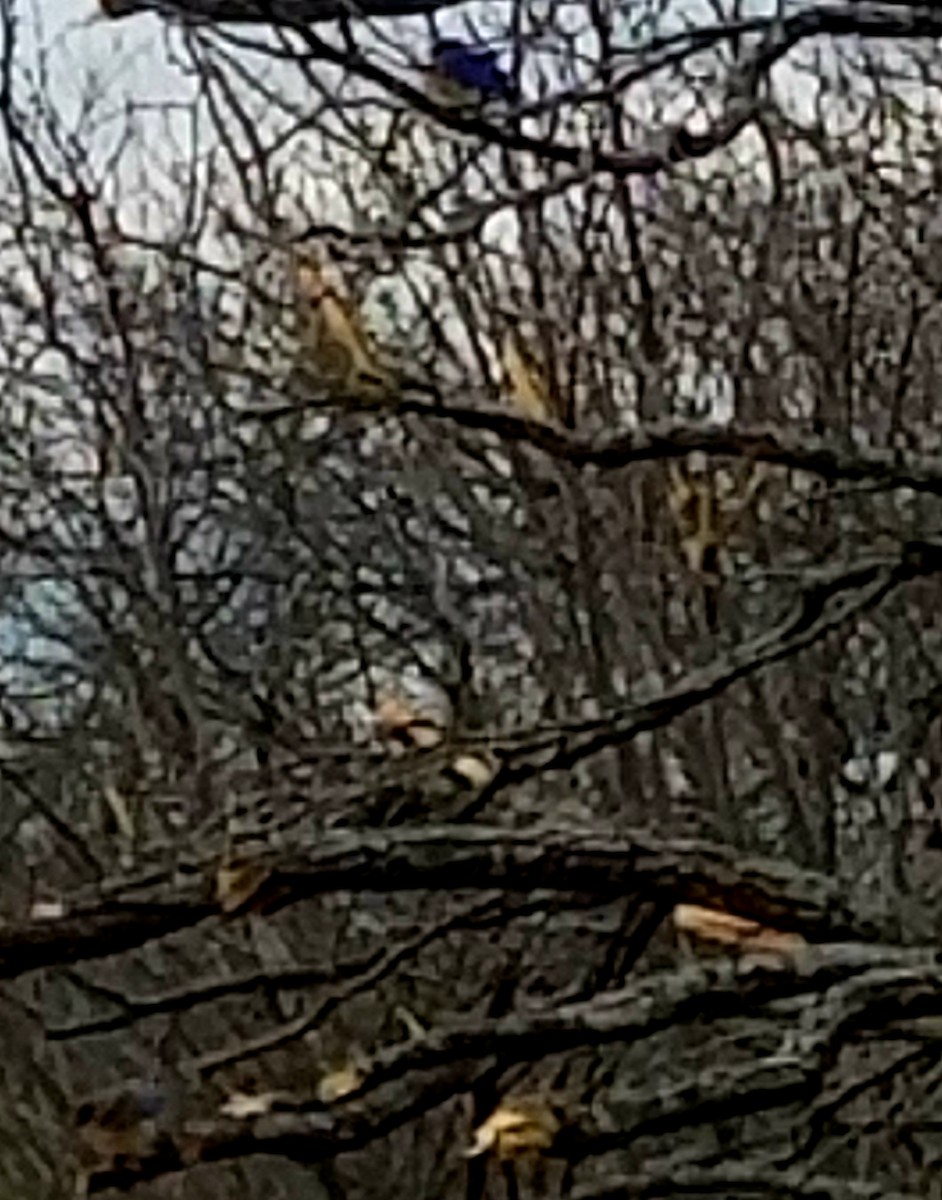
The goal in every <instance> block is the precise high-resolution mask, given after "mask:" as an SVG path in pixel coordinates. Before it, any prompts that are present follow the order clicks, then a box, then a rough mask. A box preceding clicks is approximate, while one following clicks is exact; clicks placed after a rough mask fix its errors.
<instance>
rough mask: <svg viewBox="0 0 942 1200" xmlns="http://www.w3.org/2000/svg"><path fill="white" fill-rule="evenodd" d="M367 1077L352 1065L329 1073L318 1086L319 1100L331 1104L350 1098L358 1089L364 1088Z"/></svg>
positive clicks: (348, 1064)
mask: <svg viewBox="0 0 942 1200" xmlns="http://www.w3.org/2000/svg"><path fill="white" fill-rule="evenodd" d="M364 1079H365V1076H364V1075H363V1072H362V1071H361V1070H360V1069H359V1068H358V1067H356V1066H354V1065H353V1064H352V1063H347V1064H345V1065H344V1066H342V1067H338V1068H337V1070H336V1071H328V1072H327V1074H326V1075H325V1076H324V1077H323V1078H322V1079H321V1081H320V1083H319V1084H318V1085H317V1098H318V1100H320V1102H321V1103H322V1104H331V1103H333V1101H334V1100H340V1099H342V1098H343V1097H344V1096H349V1095H350V1093H351V1092H355V1091H356V1090H357V1088H359V1087H362V1086H363V1081H364Z"/></svg>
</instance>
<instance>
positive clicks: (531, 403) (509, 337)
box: [501, 329, 552, 421]
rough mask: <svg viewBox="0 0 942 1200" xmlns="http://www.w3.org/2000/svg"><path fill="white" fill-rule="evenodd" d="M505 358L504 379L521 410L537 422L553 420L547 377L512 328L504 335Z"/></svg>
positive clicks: (503, 357) (502, 356)
mask: <svg viewBox="0 0 942 1200" xmlns="http://www.w3.org/2000/svg"><path fill="white" fill-rule="evenodd" d="M501 358H502V361H503V367H504V376H505V379H506V382H507V384H508V386H509V388H510V392H511V395H512V397H513V400H514V403H515V404H516V405H517V407H518V408H519V409H520V410H521V412H522V413H523V414H524V416H526V417H529V418H530V419H531V420H533V421H549V420H550V418H551V416H552V400H551V397H550V389H549V383H548V382H547V379H546V374H545V372H544V371H543V370H542V368H541V367H540V366H539V365H538V364H537V362H536V360H535V359H534V357H533V355H532V354H531V353H530V352H529V351H528V350H527V349H526V347H525V346H524V345H523V343H522V341H521V340H520V338H519V336H518V335H517V333H516V332H515V331H514V330H512V329H508V330H507V332H506V333H505V334H504V338H503V344H502V347H501Z"/></svg>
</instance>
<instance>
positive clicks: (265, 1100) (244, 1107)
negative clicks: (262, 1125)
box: [219, 1092, 278, 1121]
mask: <svg viewBox="0 0 942 1200" xmlns="http://www.w3.org/2000/svg"><path fill="white" fill-rule="evenodd" d="M277 1098H278V1097H277V1095H276V1093H275V1092H259V1093H257V1094H254V1095H253V1094H252V1093H250V1092H233V1093H232V1095H231V1096H229V1097H228V1099H227V1100H226V1102H225V1103H224V1104H222V1105H220V1107H219V1111H220V1113H221V1114H222V1115H223V1116H224V1117H234V1118H235V1119H236V1120H237V1121H244V1120H247V1119H248V1118H249V1117H264V1116H265V1114H266V1113H269V1112H271V1110H272V1105H273V1104H274V1103H275V1100H276V1099H277Z"/></svg>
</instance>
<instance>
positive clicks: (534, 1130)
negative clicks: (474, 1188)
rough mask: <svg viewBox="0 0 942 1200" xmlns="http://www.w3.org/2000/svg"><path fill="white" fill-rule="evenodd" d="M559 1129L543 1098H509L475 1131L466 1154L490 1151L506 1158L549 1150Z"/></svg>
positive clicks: (472, 1154) (473, 1154)
mask: <svg viewBox="0 0 942 1200" xmlns="http://www.w3.org/2000/svg"><path fill="white" fill-rule="evenodd" d="M558 1132H559V1121H558V1119H557V1118H556V1116H555V1115H554V1114H553V1112H552V1110H551V1109H550V1108H549V1106H548V1105H547V1104H545V1103H543V1102H542V1101H533V1100H524V1099H520V1100H508V1101H507V1102H506V1103H505V1104H502V1105H500V1106H499V1107H497V1108H495V1109H494V1111H493V1112H492V1113H491V1115H490V1116H489V1117H488V1118H487V1120H486V1121H484V1122H483V1123H482V1124H481V1125H479V1126H478V1128H477V1129H476V1130H475V1131H474V1134H473V1135H472V1136H473V1139H474V1140H473V1142H472V1144H471V1146H470V1147H469V1148H468V1149H467V1150H465V1151H464V1156H465V1158H476V1157H477V1156H478V1155H479V1154H486V1153H487V1152H488V1151H491V1152H492V1153H493V1154H494V1155H495V1156H496V1157H497V1158H500V1159H508V1158H515V1157H517V1156H520V1155H524V1154H530V1153H534V1152H537V1151H540V1150H548V1149H549V1148H550V1147H551V1146H552V1144H553V1142H554V1140H555V1138H556V1135H557V1133H558Z"/></svg>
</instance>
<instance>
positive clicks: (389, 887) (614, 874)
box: [0, 825, 874, 978]
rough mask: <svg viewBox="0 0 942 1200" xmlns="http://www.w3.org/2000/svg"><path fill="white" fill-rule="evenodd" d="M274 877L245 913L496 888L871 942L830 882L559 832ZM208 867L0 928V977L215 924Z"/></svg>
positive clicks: (329, 855) (357, 842)
mask: <svg viewBox="0 0 942 1200" xmlns="http://www.w3.org/2000/svg"><path fill="white" fill-rule="evenodd" d="M259 861H260V862H264V863H265V864H266V865H270V868H271V874H270V875H269V877H268V878H267V880H266V881H265V883H264V884H263V885H262V887H261V888H260V889H259V892H258V894H257V897H256V902H257V903H258V904H259V905H261V906H263V907H266V908H267V909H268V910H269V911H272V910H274V909H277V908H281V907H284V906H285V905H287V904H292V903H294V902H296V901H298V900H301V899H303V898H305V897H309V896H315V895H319V894H323V893H325V892H331V891H338V890H352V891H357V890H365V891H385V892H392V891H409V890H416V889H422V888H428V889H436V888H442V889H446V890H448V891H453V890H456V889H459V888H470V889H483V888H495V887H496V888H501V889H504V890H508V891H515V892H530V891H532V890H534V889H537V888H544V889H547V890H550V891H567V892H583V893H586V894H589V895H593V896H597V897H599V898H600V899H606V898H614V897H618V896H624V895H629V894H634V893H637V892H639V891H641V892H649V893H650V892H657V893H660V894H664V895H669V896H670V897H671V898H673V899H675V900H676V901H681V900H688V901H692V902H700V903H714V904H721V905H725V906H726V907H728V908H729V909H731V910H732V911H734V912H741V913H743V914H744V915H748V916H754V917H755V918H757V919H759V920H762V921H764V922H767V923H771V924H776V925H778V926H780V927H783V928H796V929H801V930H803V931H804V933H805V935H806V937H809V938H816V937H817V938H823V937H825V936H845V935H849V934H851V935H864V936H866V935H867V934H868V933H869V934H871V935H872V933H873V932H874V930H873V927H872V926H871V925H869V924H868V923H867V922H866V920H864V919H862V918H860V917H854V916H852V915H851V913H850V912H849V911H848V910H847V909H846V908H845V906H844V905H843V902H842V897H841V891H840V889H839V888H838V887H837V886H835V884H834V883H833V882H832V881H830V880H829V879H827V878H825V877H823V876H820V875H815V874H813V873H809V872H801V871H797V870H795V869H793V868H790V867H788V866H782V865H778V864H775V863H773V862H764V861H763V862H759V861H746V860H739V861H738V860H737V859H736V858H735V856H734V855H733V854H732V853H731V852H730V851H728V850H726V849H724V848H722V847H719V846H714V845H710V844H708V843H697V842H690V841H683V842H669V841H663V842H662V841H658V840H657V839H655V838H650V837H647V836H644V835H638V836H637V837H632V836H631V834H630V833H626V832H625V831H620V832H618V833H616V832H615V831H614V830H613V831H599V830H591V831H590V830H580V829H578V828H572V827H569V826H562V827H555V826H552V827H544V828H536V829H530V830H510V829H502V828H495V827H489V826H474V827H471V826H468V825H455V826H448V825H439V826H428V827H423V828H421V829H408V828H399V829H390V830H386V831H381V832H364V833H347V832H326V833H325V832H315V833H312V834H311V835H310V842H309V844H308V845H306V846H303V845H298V842H297V841H296V842H295V848H294V849H293V851H292V853H291V854H289V855H284V856H279V855H278V854H276V853H272V854H270V855H266V856H260V859H259ZM216 866H218V863H216V862H214V861H213V862H206V861H191V862H190V863H187V864H183V865H182V866H181V868H180V869H178V870H177V871H167V872H165V873H153V874H152V875H150V876H149V877H148V878H146V879H144V880H137V881H128V882H125V883H121V882H118V883H116V884H115V885H114V886H113V887H112V888H110V889H109V892H108V894H107V896H99V897H92V898H89V899H87V900H85V901H84V902H81V901H79V902H78V903H76V904H75V905H74V906H73V908H72V910H71V911H70V912H68V913H67V914H66V915H65V916H63V917H62V918H59V919H54V920H42V921H30V922H27V923H25V924H24V925H22V926H18V927H14V928H10V927H7V928H0V978H10V977H13V976H17V975H21V974H23V973H24V972H26V971H30V970H34V969H36V968H37V967H42V966H47V965H50V964H54V963H72V962H78V961H80V960H83V959H92V958H100V957H103V956H105V955H109V954H113V953H116V952H119V951H121V950H124V949H127V948H129V947H132V946H137V945H142V944H144V943H145V942H147V941H150V940H152V939H154V938H158V937H161V936H165V935H167V934H170V933H172V932H174V931H176V930H179V929H182V928H186V927H188V926H193V925H196V924H198V923H199V922H201V921H204V920H207V919H208V918H210V917H216V918H219V919H221V918H222V915H223V914H222V912H221V910H220V908H219V905H218V903H217V902H216V901H215V900H214V889H215V878H214V872H215V867H216Z"/></svg>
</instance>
